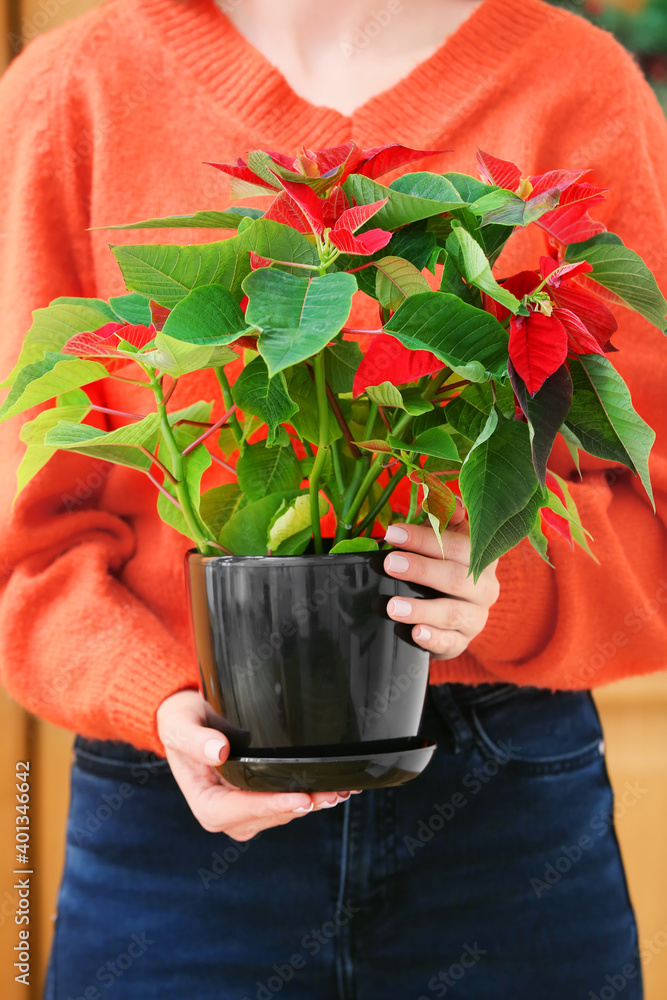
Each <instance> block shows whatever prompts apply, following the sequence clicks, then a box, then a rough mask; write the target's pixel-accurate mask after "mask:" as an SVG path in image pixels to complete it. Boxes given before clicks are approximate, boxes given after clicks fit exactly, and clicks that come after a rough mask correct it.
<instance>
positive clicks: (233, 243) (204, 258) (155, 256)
mask: <svg viewBox="0 0 667 1000" xmlns="http://www.w3.org/2000/svg"><path fill="white" fill-rule="evenodd" d="M245 237H246V234H245V233H243V234H242V235H241V236H235V237H233V238H232V239H229V240H222V241H220V242H217V243H202V244H193V245H191V246H174V245H171V244H151V243H147V244H141V245H139V246H112V247H111V251H112V253H113V255H114V257H115V258H116V260H117V261H118V264H119V266H120V269H121V271H122V273H123V278H124V279H125V284H126V286H127V288H129V289H130V290H131V291H134V292H139V293H140V294H142V295H145V296H147V297H148V298H150V299H153V300H154V301H155V302H157V303H158V305H161V306H165V307H166V308H167V309H173V307H174V306H175V305H176V304H177V303H178V302H180V301H181V299H184V298H185V296H186V295H187V294H188V292H191V291H192V289H193V288H197V287H199V286H200V285H211V284H221V285H224V286H225V288H227V289H229V290H230V291H231V292H232V293H234V294H239V293H240V285H241V282H242V281H243V278H244V277H245V276H246V274H248V272H249V271H250V258H249V257H248V252H247V240H246V239H245ZM239 297H240V296H239Z"/></svg>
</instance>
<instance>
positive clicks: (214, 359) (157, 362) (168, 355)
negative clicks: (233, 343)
mask: <svg viewBox="0 0 667 1000" xmlns="http://www.w3.org/2000/svg"><path fill="white" fill-rule="evenodd" d="M141 359H142V362H143V363H144V364H147V365H150V366H151V367H153V368H159V369H160V370H161V371H163V372H166V373H167V374H168V375H173V376H174V377H175V378H178V377H179V376H181V375H187V374H188V372H195V371H201V370H203V369H205V368H218V367H220V366H221V365H226V364H229V362H230V361H236V360H237V359H238V355H237V354H236V352H235V351H233V350H232V348H231V347H222V346H220V347H219V346H217V345H215V344H214V345H213V346H212V347H205V346H203V345H201V344H188V343H187V341H184V340H176V339H175V338H174V337H169V336H168V335H167V334H166V333H165V332H164V330H159V331H158V333H157V334H156V335H155V349H154V350H152V351H144V352H143V354H142V356H141Z"/></svg>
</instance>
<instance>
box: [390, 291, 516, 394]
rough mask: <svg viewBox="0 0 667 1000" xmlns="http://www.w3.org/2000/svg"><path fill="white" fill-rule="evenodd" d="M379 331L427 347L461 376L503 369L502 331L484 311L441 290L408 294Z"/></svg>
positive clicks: (493, 374)
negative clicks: (407, 297)
mask: <svg viewBox="0 0 667 1000" xmlns="http://www.w3.org/2000/svg"><path fill="white" fill-rule="evenodd" d="M385 330H386V332H387V333H390V334H391V335H392V336H393V337H396V338H397V340H400V341H401V343H402V344H404V345H405V347H409V348H410V350H413V351H420V350H422V351H423V350H426V351H431V352H432V353H433V354H435V356H436V357H437V358H439V359H440V360H441V361H444V362H445V364H447V365H449V367H450V368H451V369H452V370H453V371H455V372H456V373H457V374H458V375H461V377H462V378H467V379H470V381H471V382H483V381H486V380H488V379H489V378H500V379H502V378H504V377H505V376H506V374H507V344H508V336H507V334H506V333H505V331H504V330H503V328H502V326H501V325H500V323H499V322H498V320H497V319H496V318H495V316H492V315H491V314H490V313H487V312H485V311H483V310H481V309H476V308H475V307H474V306H471V305H468V303H467V302H463V301H461V299H459V298H458V297H457V296H456V295H451V294H449V293H447V292H424V293H423V294H421V295H411V296H410V298H409V299H406V300H405V302H404V303H403V305H402V306H400V308H399V309H397V310H396V312H395V313H394V315H393V316H392V317H391V319H390V320H389V322H388V323H386V324H385Z"/></svg>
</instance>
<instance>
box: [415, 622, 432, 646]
mask: <svg viewBox="0 0 667 1000" xmlns="http://www.w3.org/2000/svg"><path fill="white" fill-rule="evenodd" d="M430 638H431V630H430V628H425V627H424V625H420V626H419V628H418V629H417V633H416V635H415V639H421V640H422V641H423V642H426V640H427V639H430Z"/></svg>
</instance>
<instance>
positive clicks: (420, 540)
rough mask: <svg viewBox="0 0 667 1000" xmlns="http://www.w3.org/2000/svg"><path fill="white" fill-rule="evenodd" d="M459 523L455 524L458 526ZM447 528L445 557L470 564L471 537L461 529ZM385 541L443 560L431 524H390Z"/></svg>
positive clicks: (443, 535)
mask: <svg viewBox="0 0 667 1000" xmlns="http://www.w3.org/2000/svg"><path fill="white" fill-rule="evenodd" d="M460 523H462V522H460ZM457 527H458V525H456V526H455V528H457ZM455 528H454V529H452V530H450V529H447V531H443V533H442V547H443V549H444V552H445V559H450V560H452V561H453V562H457V563H461V564H462V565H464V566H466V567H467V566H469V564H470V539H469V538H468V536H467V535H466V534H465V533H462V532H461V531H458V530H455ZM384 537H385V541H387V542H389V544H390V545H394V546H396V547H397V548H401V549H408V550H409V551H410V552H419V553H421V554H422V555H424V556H428V557H430V558H431V559H439V560H440V561H441V562H442V552H441V550H440V546H439V545H438V539H437V538H436V535H435V532H434V531H433V528H432V527H431V526H430V525H427V524H390V525H389V527H388V528H387V530H386V532H385V536H384Z"/></svg>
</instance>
